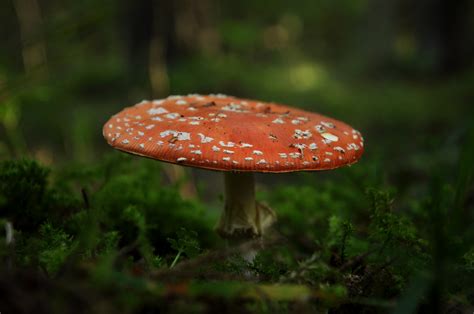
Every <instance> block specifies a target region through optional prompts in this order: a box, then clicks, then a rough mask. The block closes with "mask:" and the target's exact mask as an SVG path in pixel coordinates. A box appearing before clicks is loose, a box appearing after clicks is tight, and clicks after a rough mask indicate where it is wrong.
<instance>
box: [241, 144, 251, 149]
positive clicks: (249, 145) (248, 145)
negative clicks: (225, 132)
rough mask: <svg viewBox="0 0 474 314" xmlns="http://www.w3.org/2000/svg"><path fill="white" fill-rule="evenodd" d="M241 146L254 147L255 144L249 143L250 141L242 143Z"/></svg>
mask: <svg viewBox="0 0 474 314" xmlns="http://www.w3.org/2000/svg"><path fill="white" fill-rule="evenodd" d="M240 147H242V148H246V147H253V145H252V144H248V143H240Z"/></svg>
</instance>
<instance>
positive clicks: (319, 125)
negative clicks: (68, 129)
mask: <svg viewBox="0 0 474 314" xmlns="http://www.w3.org/2000/svg"><path fill="white" fill-rule="evenodd" d="M103 134H104V137H105V138H106V139H107V142H108V143H109V144H110V145H111V146H113V147H114V148H116V149H119V150H122V151H125V152H128V153H131V154H136V155H140V156H145V157H149V158H153V159H158V160H162V161H166V162H170V163H176V164H181V165H185V166H191V167H198V168H206V169H213V170H220V171H253V172H291V171H312V170H326V169H334V168H338V167H341V166H344V165H349V164H353V163H355V162H357V160H358V159H359V158H360V157H361V155H362V153H363V150H364V149H363V147H364V140H363V138H362V136H361V134H360V132H358V131H356V130H354V129H353V128H352V127H350V126H349V125H347V124H345V123H343V122H340V121H337V120H334V119H331V118H328V117H325V116H322V115H319V114H316V113H312V112H307V111H303V110H300V109H296V108H292V107H288V106H284V105H280V104H275V103H267V102H260V101H254V100H248V99H239V98H235V97H231V96H226V95H222V94H217V95H208V96H202V95H196V94H192V95H188V96H170V97H168V98H166V99H162V100H153V101H142V102H141V103H138V104H136V105H135V106H133V107H129V108H125V109H124V110H122V111H121V112H119V113H118V114H116V115H114V116H113V117H112V118H111V119H110V120H109V121H108V122H107V123H106V124H105V125H104V128H103Z"/></svg>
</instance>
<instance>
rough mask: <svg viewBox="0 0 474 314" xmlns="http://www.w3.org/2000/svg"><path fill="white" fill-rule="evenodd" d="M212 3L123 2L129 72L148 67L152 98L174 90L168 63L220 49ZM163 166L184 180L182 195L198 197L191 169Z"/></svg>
mask: <svg viewBox="0 0 474 314" xmlns="http://www.w3.org/2000/svg"><path fill="white" fill-rule="evenodd" d="M212 2H213V0H200V1H194V0H174V1H169V0H161V1H153V0H141V1H133V2H129V1H126V2H124V8H125V10H124V13H126V14H127V19H128V26H129V27H128V29H127V30H126V31H127V33H128V36H127V39H126V42H127V48H128V49H127V50H128V56H127V58H128V61H129V66H130V75H134V76H136V75H140V76H141V75H142V74H141V73H144V71H145V70H148V82H149V84H150V90H151V96H152V98H162V97H165V96H167V95H169V94H170V92H171V91H172V86H170V80H169V76H168V65H169V64H172V63H173V62H175V61H176V60H178V59H180V57H182V56H183V55H189V54H199V53H201V52H212V51H215V50H216V49H217V48H216V47H217V44H216V42H217V41H216V38H217V36H216V35H215V34H216V31H215V28H214V27H213V24H212V23H213V22H212V21H213V18H212V13H213V10H212V9H213V6H212ZM144 60H147V62H145V61H144ZM189 92H190V93H192V92H195V91H189ZM164 169H165V173H166V175H167V177H168V178H169V179H170V181H171V182H173V183H175V182H182V185H181V191H180V192H181V195H182V196H183V197H185V198H191V197H195V195H196V188H195V185H194V183H193V181H192V176H191V173H190V172H189V171H187V170H186V169H185V168H183V167H181V166H173V165H166V166H165V168H164ZM183 178H184V180H183ZM186 178H187V179H186Z"/></svg>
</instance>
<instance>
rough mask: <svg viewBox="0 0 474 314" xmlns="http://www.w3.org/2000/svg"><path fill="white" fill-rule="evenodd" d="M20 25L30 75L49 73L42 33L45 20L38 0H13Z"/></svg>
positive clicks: (26, 70) (39, 75) (41, 75)
mask: <svg viewBox="0 0 474 314" xmlns="http://www.w3.org/2000/svg"><path fill="white" fill-rule="evenodd" d="M13 4H14V7H15V11H16V14H17V17H18V24H19V26H20V35H21V42H22V56H23V65H24V68H25V72H26V74H27V75H28V76H29V77H33V78H44V77H45V76H46V75H47V58H46V44H45V41H44V38H43V34H42V27H43V21H42V18H41V10H40V6H39V4H38V1H37V0H13Z"/></svg>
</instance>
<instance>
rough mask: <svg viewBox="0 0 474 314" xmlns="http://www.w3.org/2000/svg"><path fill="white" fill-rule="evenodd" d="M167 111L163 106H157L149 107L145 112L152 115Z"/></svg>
mask: <svg viewBox="0 0 474 314" xmlns="http://www.w3.org/2000/svg"><path fill="white" fill-rule="evenodd" d="M168 112H169V111H168V110H166V109H165V108H163V107H159V108H151V109H149V110H148V111H147V113H148V114H149V115H150V116H154V115H157V114H163V113H168Z"/></svg>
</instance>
